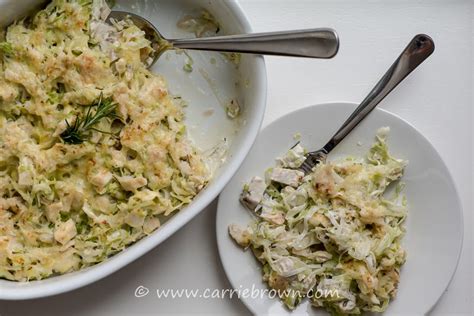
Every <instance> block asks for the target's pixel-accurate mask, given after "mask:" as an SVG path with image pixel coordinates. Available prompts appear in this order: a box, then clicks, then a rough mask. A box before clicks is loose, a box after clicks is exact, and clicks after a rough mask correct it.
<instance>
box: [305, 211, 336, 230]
mask: <svg viewBox="0 0 474 316" xmlns="http://www.w3.org/2000/svg"><path fill="white" fill-rule="evenodd" d="M308 222H309V223H310V224H311V225H313V226H314V227H317V226H319V225H321V226H323V227H329V226H330V225H331V222H330V221H329V219H328V218H327V217H326V216H324V215H323V214H320V213H314V214H313V216H311V218H310V219H309V220H308Z"/></svg>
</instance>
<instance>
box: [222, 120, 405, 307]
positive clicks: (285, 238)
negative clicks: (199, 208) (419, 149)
mask: <svg viewBox="0 0 474 316" xmlns="http://www.w3.org/2000/svg"><path fill="white" fill-rule="evenodd" d="M387 133H388V128H382V129H380V130H379V131H378V133H377V137H376V142H375V143H374V145H373V146H372V147H371V149H370V151H369V153H368V154H367V157H366V158H365V159H363V158H352V157H349V158H347V159H344V160H340V161H333V162H327V163H321V164H319V165H317V166H316V167H315V168H314V169H313V172H312V173H311V174H308V175H304V173H303V172H301V171H299V170H297V168H298V167H299V166H300V165H301V164H302V163H303V161H304V160H305V150H304V148H303V147H302V146H300V145H297V146H295V147H294V148H292V149H291V150H290V151H289V152H288V153H287V154H286V155H285V156H283V157H281V158H279V159H278V160H277V166H276V167H274V168H270V169H269V170H267V172H266V175H265V179H262V178H260V177H254V178H253V179H252V180H251V181H250V183H249V184H247V185H245V187H244V191H243V193H242V196H241V201H242V202H243V204H244V205H245V206H246V207H247V208H249V209H250V210H252V211H253V213H254V214H255V215H256V219H255V221H254V222H253V223H251V224H250V225H249V226H248V227H246V228H242V227H240V226H237V225H234V224H233V225H230V226H229V233H230V235H231V236H232V238H233V239H234V240H235V241H236V242H237V243H238V244H239V245H240V246H242V247H244V248H248V247H250V248H251V250H252V251H253V254H254V255H255V257H256V258H257V259H258V260H259V261H260V262H261V263H262V265H263V269H262V270H263V271H262V273H263V279H264V281H266V282H267V283H268V285H269V287H270V288H272V289H273V291H274V293H273V297H279V298H280V299H281V300H282V301H283V302H284V304H285V305H286V306H287V307H288V308H290V309H293V308H295V307H296V306H297V305H298V304H299V303H300V302H301V301H302V300H303V299H304V298H305V297H307V298H309V299H310V300H311V303H312V304H313V305H314V306H319V307H324V308H326V309H327V310H328V311H329V312H331V313H332V314H359V313H361V312H364V311H370V312H382V311H384V310H385V309H386V308H387V306H388V304H389V302H390V300H391V299H392V298H394V297H395V295H396V292H397V287H398V283H399V273H400V268H401V266H402V265H403V264H404V262H405V258H406V252H405V250H404V249H403V247H402V246H401V239H402V237H403V235H404V233H405V230H404V227H403V225H402V224H403V222H404V220H405V218H406V216H407V210H406V201H405V198H404V196H403V195H402V194H400V193H401V190H402V187H403V186H402V185H401V184H400V183H398V184H396V183H397V180H399V179H400V178H401V176H402V174H403V171H404V168H405V166H406V164H407V162H406V161H404V160H401V159H396V158H394V157H392V156H391V155H390V154H389V152H388V148H387V145H386V142H385V139H386V135H387ZM391 184H395V187H394V188H395V190H393V191H392V190H389V186H390V185H391ZM389 191H392V192H390V193H389Z"/></svg>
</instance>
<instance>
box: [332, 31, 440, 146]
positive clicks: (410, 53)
mask: <svg viewBox="0 0 474 316" xmlns="http://www.w3.org/2000/svg"><path fill="white" fill-rule="evenodd" d="M434 48H435V45H434V42H433V40H432V39H431V37H429V36H428V35H425V34H418V35H416V36H415V37H414V38H413V39H412V40H411V42H410V43H409V44H408V46H407V47H406V48H405V49H404V50H403V52H402V54H401V55H400V56H399V57H398V58H397V60H396V61H395V62H394V63H393V65H392V66H391V67H390V69H389V70H388V71H387V72H386V73H385V75H384V76H383V77H382V79H380V81H379V82H378V83H377V85H376V86H375V87H374V88H373V89H372V91H370V93H369V94H368V95H367V97H366V98H365V99H364V100H363V101H362V102H361V103H360V105H359V106H358V107H357V109H356V110H355V111H354V112H353V113H352V114H351V116H349V118H348V119H347V120H346V121H345V122H344V124H342V126H341V128H340V129H339V130H338V131H337V132H336V134H334V136H333V137H332V138H331V140H329V142H328V143H327V144H326V145H325V146H324V147H323V151H325V153H326V154H327V153H329V152H330V151H331V150H332V149H333V148H334V147H336V146H337V144H339V142H340V141H341V140H343V139H344V137H346V136H347V134H349V133H350V132H351V131H352V130H353V129H354V128H355V127H356V126H357V125H358V124H359V123H360V121H362V120H363V119H364V118H365V117H366V116H367V115H368V114H369V113H370V112H371V111H372V110H373V109H374V108H375V107H376V106H377V105H378V104H379V103H380V101H382V100H383V99H384V98H385V97H386V96H387V94H389V93H390V92H391V91H392V90H393V89H394V88H395V87H396V86H397V85H398V84H399V83H400V82H401V81H402V80H403V79H405V77H406V76H408V75H409V74H410V73H411V72H412V71H413V70H414V69H415V68H416V67H418V65H420V64H421V63H422V62H423V61H424V60H425V59H426V58H428V56H430V55H431V54H432V53H433V51H434Z"/></svg>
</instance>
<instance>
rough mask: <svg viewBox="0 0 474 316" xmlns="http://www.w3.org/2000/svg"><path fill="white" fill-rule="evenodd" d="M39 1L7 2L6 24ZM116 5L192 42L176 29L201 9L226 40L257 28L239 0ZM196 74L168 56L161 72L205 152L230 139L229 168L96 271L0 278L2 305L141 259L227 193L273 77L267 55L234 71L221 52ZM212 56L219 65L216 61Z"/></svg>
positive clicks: (0, 18) (197, 65) (199, 64)
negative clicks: (230, 111)
mask: <svg viewBox="0 0 474 316" xmlns="http://www.w3.org/2000/svg"><path fill="white" fill-rule="evenodd" d="M35 2H36V1H32V0H22V1H15V0H0V25H2V24H3V25H4V24H5V23H6V21H10V20H11V18H12V17H13V16H15V15H16V14H22V12H23V11H22V10H24V8H27V7H29V6H31V5H32V4H34V3H35ZM117 7H118V8H120V9H122V10H125V11H130V12H134V13H138V14H141V15H142V16H144V17H145V18H148V19H149V20H150V21H152V22H153V23H155V25H157V26H158V27H159V29H160V31H162V32H163V34H164V35H165V36H169V37H185V36H187V37H189V36H190V34H186V33H184V32H182V31H180V30H179V29H178V28H177V27H176V22H177V20H178V19H179V18H180V17H182V16H183V15H184V14H185V13H189V12H191V11H193V9H196V8H206V9H207V10H208V11H209V12H211V13H212V14H213V15H214V16H215V17H216V19H217V20H218V21H219V22H220V24H221V29H222V31H223V33H224V34H226V33H227V34H232V33H249V32H251V27H250V25H249V23H248V21H247V19H246V17H245V15H244V13H243V12H242V9H241V8H240V6H239V5H238V4H237V3H236V2H234V1H207V0H193V1H185V0H184V1H167V0H163V1H160V0H157V1H146V0H144V1H138V0H136V1H126V0H119V1H117ZM191 55H192V57H193V59H194V65H193V68H194V71H193V72H192V73H191V74H188V73H186V72H184V71H183V69H182V67H183V64H184V61H185V58H186V57H185V56H184V55H176V54H174V53H172V52H171V53H166V55H165V56H162V57H161V58H162V59H160V61H159V62H158V63H157V64H156V65H155V66H154V67H155V68H154V70H155V71H156V72H158V73H161V74H163V75H164V76H165V78H166V79H167V80H168V83H169V88H170V90H171V93H174V94H178V95H181V96H182V97H183V98H184V99H185V100H187V101H188V103H189V107H188V108H187V109H186V115H187V124H188V131H189V133H190V136H191V137H192V139H193V140H194V141H195V143H196V144H197V146H198V147H200V148H202V149H209V148H212V147H213V146H214V145H216V144H217V143H218V142H219V140H221V139H223V138H226V139H227V140H228V142H229V145H230V147H229V151H228V155H227V160H226V162H225V163H224V165H223V166H222V167H221V168H220V169H219V170H218V172H217V173H216V174H215V176H214V178H213V180H212V181H211V183H210V184H209V185H208V186H207V188H206V189H205V190H203V191H202V192H201V193H200V194H199V195H198V196H197V197H196V198H195V199H194V201H193V202H192V203H191V204H190V205H189V206H188V207H186V208H185V209H183V210H181V211H180V212H178V213H177V214H176V215H175V216H173V217H172V218H171V219H170V220H169V221H167V222H166V223H164V224H163V225H162V227H160V228H159V229H158V230H157V231H155V232H154V233H153V234H152V235H150V236H148V237H146V238H144V239H142V240H141V241H139V242H137V243H136V244H134V245H132V246H130V247H129V248H127V249H126V250H124V251H122V252H121V253H119V254H117V255H115V256H113V257H111V258H110V259H108V260H106V261H105V262H103V263H100V264H98V265H96V266H93V267H90V268H87V269H84V270H81V271H77V272H73V273H69V274H65V275H62V276H57V277H52V278H49V279H45V280H41V281H31V282H27V283H18V282H10V281H6V280H0V299H14V300H20V299H30V298H37V297H44V296H49V295H54V294H59V293H63V292H67V291H70V290H73V289H76V288H79V287H81V286H84V285H86V284H89V283H92V282H94V281H97V280H99V279H101V278H103V277H105V276H107V275H109V274H111V273H113V272H115V271H117V270H118V269H120V268H122V267H124V266H125V265H127V264H129V263H130V262H132V261H134V260H136V259H137V258H138V257H140V256H142V255H143V254H145V253H146V252H148V251H150V250H151V249H152V248H154V247H156V246H157V245H158V244H160V243H161V242H163V241H164V240H165V239H166V238H168V237H169V236H170V235H171V234H173V233H174V232H176V231H177V230H178V229H179V228H181V227H183V226H184V225H185V224H186V223H187V222H189V221H190V220H191V219H192V218H193V217H194V216H196V215H197V214H198V213H199V212H200V211H201V210H202V209H203V208H204V207H205V206H207V205H208V204H209V203H210V202H211V201H212V200H213V199H214V198H215V197H216V196H217V195H218V194H219V192H220V191H221V190H222V188H223V187H224V185H225V184H226V183H227V182H228V181H229V180H230V178H231V177H232V175H233V174H234V173H235V172H236V171H237V168H238V167H239V166H240V164H241V163H242V161H243V160H244V158H245V156H246V155H247V153H248V151H249V150H250V147H251V146H252V144H253V142H254V140H255V138H256V136H257V133H258V131H259V128H260V124H261V122H262V119H263V115H264V111H265V102H266V72H265V63H264V60H263V58H262V57H261V56H253V55H245V56H242V60H241V63H240V66H239V67H238V68H236V67H235V65H233V64H232V63H231V62H229V61H227V60H226V59H225V58H224V57H223V56H222V55H221V54H219V53H207V52H191ZM211 57H214V59H213V60H212V62H211ZM233 98H236V99H237V100H238V102H239V103H240V104H241V106H242V113H241V116H240V118H239V119H238V120H230V119H228V118H227V117H226V114H225V103H226V102H228V101H230V99H233Z"/></svg>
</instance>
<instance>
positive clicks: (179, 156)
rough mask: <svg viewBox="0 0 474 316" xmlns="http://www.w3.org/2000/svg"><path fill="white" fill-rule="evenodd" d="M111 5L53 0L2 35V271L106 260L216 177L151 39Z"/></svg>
mask: <svg viewBox="0 0 474 316" xmlns="http://www.w3.org/2000/svg"><path fill="white" fill-rule="evenodd" d="M108 12H109V8H108V7H107V5H106V3H105V2H104V1H103V0H93V1H91V0H53V1H52V2H51V3H50V4H48V5H47V6H46V8H45V9H44V10H41V11H39V12H38V13H36V14H35V15H34V16H32V17H30V18H27V19H24V20H21V21H18V22H16V23H14V24H13V25H11V26H9V27H8V28H7V29H6V30H4V31H2V33H1V34H0V278H5V279H8V280H15V281H28V280H35V279H36V280H38V279H43V278H46V277H49V276H52V275H57V274H63V273H66V272H69V271H74V270H78V269H81V268H84V267H88V266H91V265H94V264H96V263H99V262H101V261H103V260H105V259H106V258H108V257H109V256H111V255H113V254H116V253H117V252H120V251H121V250H123V249H124V248H125V247H127V246H128V245H130V244H132V243H134V242H136V241H137V240H139V239H141V238H143V237H144V236H146V235H148V234H150V233H152V232H153V231H154V230H156V229H157V228H158V227H159V226H160V223H162V222H163V220H164V219H166V218H167V217H168V216H170V215H171V214H173V212H176V211H177V210H179V209H180V208H182V207H183V206H185V205H186V204H188V203H190V202H191V200H192V199H193V197H194V196H195V195H196V194H197V193H198V192H199V191H200V190H202V189H203V187H204V186H205V185H206V183H207V182H208V180H209V177H210V172H209V168H208V167H207V166H206V164H205V163H204V159H203V156H202V155H201V154H200V153H199V151H198V150H197V149H196V148H195V147H194V146H193V145H192V143H191V142H190V140H189V138H188V137H187V134H186V128H185V125H184V123H183V115H184V113H183V105H181V104H180V102H179V98H176V97H173V96H172V95H170V93H169V92H168V90H167V86H166V83H165V80H164V79H163V78H162V77H161V76H159V75H156V74H154V73H151V72H150V71H149V70H147V63H148V62H149V58H150V54H152V48H151V46H150V42H149V41H148V40H147V39H146V38H145V34H144V33H143V32H142V31H141V30H140V29H138V28H137V27H136V26H135V25H133V23H132V22H130V21H120V22H117V21H115V22H114V23H112V24H107V23H105V19H106V17H107V15H108Z"/></svg>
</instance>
